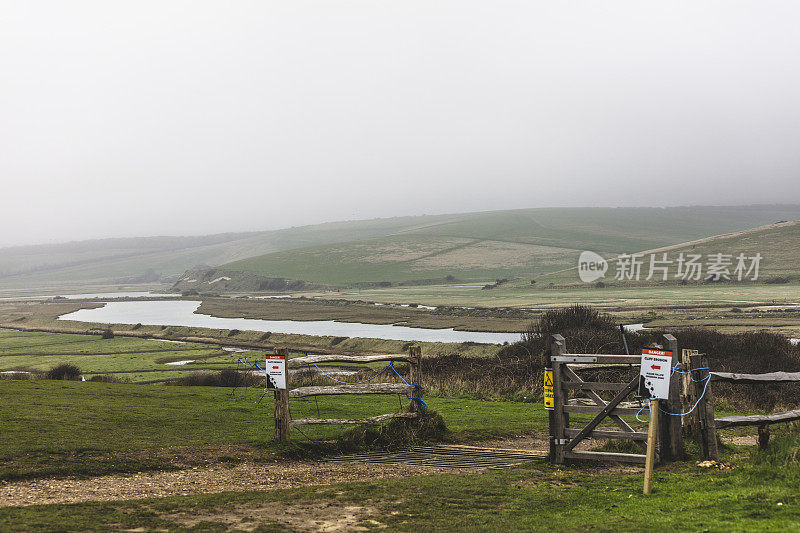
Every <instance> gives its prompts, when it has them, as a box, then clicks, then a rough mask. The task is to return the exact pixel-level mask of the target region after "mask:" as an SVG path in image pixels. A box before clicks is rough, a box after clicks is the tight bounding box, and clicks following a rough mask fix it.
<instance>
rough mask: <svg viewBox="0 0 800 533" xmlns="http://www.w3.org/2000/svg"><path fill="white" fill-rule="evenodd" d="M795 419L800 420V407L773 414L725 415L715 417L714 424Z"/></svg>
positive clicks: (745, 423)
mask: <svg viewBox="0 0 800 533" xmlns="http://www.w3.org/2000/svg"><path fill="white" fill-rule="evenodd" d="M793 420H800V409H797V410H794V411H785V412H783V413H773V414H771V415H742V416H723V417H722V418H716V419H714V425H715V426H716V427H717V429H719V428H727V427H736V426H761V425H764V424H776V423H778V422H791V421H793Z"/></svg>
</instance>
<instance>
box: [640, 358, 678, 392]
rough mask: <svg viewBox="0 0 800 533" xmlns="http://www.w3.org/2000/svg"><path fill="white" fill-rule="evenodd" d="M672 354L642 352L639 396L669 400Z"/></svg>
mask: <svg viewBox="0 0 800 533" xmlns="http://www.w3.org/2000/svg"><path fill="white" fill-rule="evenodd" d="M671 367H672V352H667V351H664V350H642V368H641V370H640V372H639V396H641V397H642V398H652V399H653V400H666V399H668V398H669V379H670V377H671V374H672V373H671Z"/></svg>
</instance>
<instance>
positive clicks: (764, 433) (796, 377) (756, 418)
mask: <svg viewBox="0 0 800 533" xmlns="http://www.w3.org/2000/svg"><path fill="white" fill-rule="evenodd" d="M711 382H712V383H734V384H749V385H763V384H767V383H798V382H800V372H768V373H765V374H737V373H732V372H711ZM710 390H711V387H710V386H709V392H710ZM706 396H707V397H706V398H704V403H705V404H706V409H707V410H708V411H710V413H711V415H710V416H711V418H712V419H713V421H714V423H713V425H712V426H711V427H709V428H708V431H707V433H708V436H707V437H706V438H707V439H712V438H713V440H714V441H715V442H716V438H717V435H716V430H717V429H722V428H727V427H737V426H757V427H758V445H759V447H761V448H766V446H767V444H768V443H769V426H770V424H777V423H781V422H792V421H795V420H800V409H795V410H792V411H784V412H782V413H773V414H770V415H734V416H724V417H721V418H714V401H713V397H711V396H710V395H709V393H706ZM707 458H709V459H715V458H716V457H710V456H709V457H707Z"/></svg>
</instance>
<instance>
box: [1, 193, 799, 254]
mask: <svg viewBox="0 0 800 533" xmlns="http://www.w3.org/2000/svg"><path fill="white" fill-rule="evenodd" d="M717 207H742V208H756V207H787V208H798V209H800V203H797V204H792V203H776V204H735V205H721V204H720V205H689V204H687V205H665V206H646V205H639V206H569V207H564V206H554V207H528V208H525V207H523V208H516V209H493V210H489V211H462V212H451V213H420V214H409V215H404V214H401V215H395V216H391V217H373V218H359V219H343V220H326V221H322V222H318V223H315V224H308V225H295V226H284V227H279V228H269V229H253V230H245V231H222V232H218V233H197V234H151V235H127V236H122V235H111V236H105V237H94V238H88V239H72V240H66V241H53V242H32V243H22V244H12V245H7V246H5V245H0V250H4V249H14V248H27V247H36V246H49V245H54V246H58V245H70V244H75V243H83V242H94V241H116V240H125V239H132V240H133V239H159V238H164V239H191V238H200V237H223V236H227V235H230V236H234V235H236V236H242V235H248V234H253V235H256V234H261V233H269V232H273V231H282V230H288V229H293V228H301V227H307V226H322V225H326V224H336V223H340V222H344V223H347V222H370V221H373V220H389V219H397V218H413V217H427V216H431V217H439V216H441V217H447V216H458V215H471V214H481V213H497V212H508V211H530V210H537V209H543V210H544V209H565V210H569V209H575V210H586V209H631V210H634V209H693V208H717ZM798 220H800V219H798ZM777 222H785V221H779V220H775V221H774V223H777Z"/></svg>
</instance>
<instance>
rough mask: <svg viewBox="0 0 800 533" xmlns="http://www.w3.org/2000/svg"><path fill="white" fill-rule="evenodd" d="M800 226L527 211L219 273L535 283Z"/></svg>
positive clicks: (783, 209) (695, 213) (712, 215)
mask: <svg viewBox="0 0 800 533" xmlns="http://www.w3.org/2000/svg"><path fill="white" fill-rule="evenodd" d="M797 218H800V206H744V207H677V208H569V209H526V210H513V211H493V212H484V213H466V214H461V215H453V216H451V217H446V218H444V219H442V220H439V221H430V222H428V223H426V224H420V225H419V226H418V227H414V228H407V229H402V230H399V231H397V232H395V233H394V234H392V235H385V236H381V237H376V238H372V239H361V240H353V241H351V242H344V243H333V244H327V245H322V246H312V247H307V248H301V249H295V250H285V251H281V252H275V253H269V254H265V255H262V256H258V257H251V258H249V259H244V260H241V261H236V262H232V263H228V264H226V265H223V267H222V268H225V269H226V270H240V271H246V272H252V273H257V274H259V275H264V276H277V277H286V278H292V279H301V280H305V281H310V282H316V283H327V284H331V285H340V286H341V285H348V284H355V283H375V282H403V281H414V280H417V281H419V280H430V279H442V278H445V277H446V276H453V277H455V278H457V279H459V280H464V281H478V280H480V281H482V280H487V279H496V278H504V277H513V276H520V277H534V276H537V275H542V274H546V273H549V272H554V271H559V270H563V269H566V268H569V267H572V266H573V265H575V264H577V258H578V255H579V254H580V252H581V251H582V250H586V249H588V250H593V251H596V252H599V253H603V254H604V255H606V256H614V255H616V254H619V253H624V252H635V251H639V250H645V249H651V248H658V247H662V246H669V245H675V244H678V243H682V242H686V241H691V240H695V239H700V238H704V237H709V236H713V235H717V234H720V233H728V232H732V231H741V230H745V229H748V228H752V227H755V226H760V225H764V224H768V223H774V222H777V221H780V220H790V219H797Z"/></svg>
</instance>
